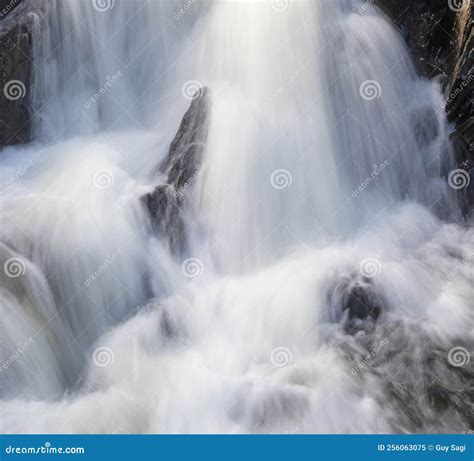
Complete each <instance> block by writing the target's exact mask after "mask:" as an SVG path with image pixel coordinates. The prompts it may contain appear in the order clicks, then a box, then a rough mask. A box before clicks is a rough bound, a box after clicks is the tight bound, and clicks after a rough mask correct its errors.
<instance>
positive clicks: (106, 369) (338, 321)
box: [0, 0, 474, 433]
mask: <svg viewBox="0 0 474 461" xmlns="http://www.w3.org/2000/svg"><path fill="white" fill-rule="evenodd" d="M28 14H33V15H35V16H34V17H35V18H36V20H35V31H34V59H35V66H34V68H35V72H34V76H33V77H34V78H33V82H34V86H33V88H30V89H28V94H29V97H30V101H31V106H32V112H33V114H34V116H33V130H34V139H35V141H34V142H33V143H31V144H29V145H25V146H21V147H19V146H15V147H10V148H6V149H4V151H3V152H2V154H1V156H2V166H1V170H0V171H1V181H2V193H1V195H0V207H1V208H0V216H1V219H2V226H1V228H0V242H1V243H0V262H1V264H2V266H3V267H4V271H3V272H1V273H0V277H1V279H2V285H1V286H2V288H1V291H2V296H1V298H0V303H1V304H0V309H1V312H0V360H1V362H2V364H3V365H2V367H1V369H0V398H1V401H0V411H1V418H0V424H1V430H2V431H4V432H176V433H183V432H231V433H234V432H245V433H246V432H258V433H262V432H263V433H266V432H284V433H305V432H310V433H313V432H331V433H332V432H343V433H345V432H357V433H361V432H400V431H402V432H405V431H407V432H419V431H429V432H431V431H432V432H461V431H467V430H469V429H470V428H469V421H470V417H471V416H472V411H473V403H472V389H470V387H469V386H470V383H471V385H472V376H473V374H472V360H470V356H469V351H472V347H473V307H474V284H473V280H474V231H473V230H472V228H470V227H469V226H466V225H465V223H462V218H461V213H460V211H459V208H458V204H457V198H456V191H455V188H453V187H452V186H453V184H451V187H450V184H449V183H450V182H451V183H452V182H453V181H455V180H456V178H453V176H452V175H450V174H449V173H450V171H452V170H453V169H454V168H455V167H454V163H453V161H452V154H451V150H450V146H449V142H448V137H447V132H448V130H447V123H446V121H445V117H444V109H443V98H442V96H441V94H440V89H439V87H438V85H437V83H435V82H429V81H426V80H422V79H421V78H419V77H418V76H417V74H416V72H415V69H414V67H413V64H412V62H411V60H410V57H409V54H408V51H407V49H406V48H405V45H404V43H403V41H402V39H401V38H400V37H399V36H398V34H397V32H396V31H395V29H394V28H393V27H392V26H391V25H390V23H389V22H388V21H387V20H386V19H385V18H384V17H383V16H382V15H381V13H380V12H379V11H378V10H377V9H376V8H375V7H374V6H372V2H366V3H363V2H360V1H358V0H340V1H322V0H321V1H309V0H308V1H296V0H295V1H292V2H290V1H289V0H287V1H285V0H274V1H217V0H216V1H202V2H201V1H197V0H194V1H193V0H187V1H184V0H183V1H177V0H174V1H158V0H156V1H152V0H149V1H147V0H115V1H114V0H90V1H89V0H50V1H49V2H47V6H45V7H44V9H43V10H42V11H40V12H34V13H31V12H30V13H28ZM205 87H206V88H207V90H206V91H205V90H204V88H205ZM204 95H205V97H206V99H208V103H207V104H206V108H205V110H206V117H205V118H206V121H205V124H206V127H205V136H204V138H205V142H202V143H201V142H200V143H198V144H199V147H200V149H201V151H202V155H201V158H200V159H199V164H197V165H195V170H193V172H192V173H193V174H192V176H191V178H190V179H189V180H188V181H186V183H185V186H184V187H182V190H178V191H175V196H176V197H177V196H180V197H181V195H182V196H183V197H185V200H180V201H179V202H178V203H179V204H180V206H181V209H180V210H178V211H176V210H175V211H176V212H177V213H180V218H179V219H181V220H182V227H181V228H180V229H181V231H180V235H166V232H165V233H163V232H157V231H156V227H155V226H153V224H152V219H150V213H149V210H148V209H147V207H146V206H144V202H143V197H144V196H145V195H146V194H150V193H152V192H153V190H154V189H155V187H156V186H157V185H159V184H165V183H166V177H165V175H164V174H163V171H162V169H161V170H160V165H163V162H166V159H167V157H168V155H169V147H170V143H171V142H172V141H173V138H174V136H175V134H176V132H177V130H178V127H179V126H180V122H181V119H182V118H183V115H184V114H185V112H186V111H187V110H188V108H189V106H190V103H191V100H193V97H194V98H195V99H194V101H195V102H196V103H197V102H198V98H199V97H201V96H202V97H204ZM193 104H194V102H193ZM182 127H183V129H186V126H182ZM448 177H449V181H448ZM461 180H462V178H461ZM454 185H455V184H454ZM166 203H168V202H166ZM162 211H163V209H162ZM167 216H168V213H167ZM154 219H156V220H158V221H160V219H161V220H162V221H163V220H164V219H165V217H164V216H163V215H160V214H158V216H154ZM176 219H177V218H176ZM168 229H170V228H169V227H168ZM169 232H171V233H173V230H172V229H171V230H170V231H169ZM174 232H176V229H174ZM170 238H172V239H173V238H179V239H183V240H184V239H185V240H186V245H182V246H181V247H180V249H179V250H176V248H174V249H173V248H172V245H171V246H170V244H169V239H170ZM170 248H171V249H170ZM471 424H472V420H471ZM471 429H472V428H471Z"/></svg>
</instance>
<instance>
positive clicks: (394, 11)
mask: <svg viewBox="0 0 474 461" xmlns="http://www.w3.org/2000/svg"><path fill="white" fill-rule="evenodd" d="M375 3H376V4H377V5H378V6H379V7H380V8H381V9H382V10H383V11H384V12H385V13H386V14H387V15H388V16H389V17H390V18H391V19H392V21H393V23H394V25H395V26H396V27H398V29H399V30H400V32H401V34H402V35H403V37H404V38H405V40H406V42H407V44H408V47H409V48H410V50H411V52H412V55H413V57H414V60H415V64H416V65H417V67H418V70H419V72H420V73H421V74H422V75H424V76H426V77H427V78H434V77H437V76H439V75H443V76H444V78H443V80H444V89H445V94H446V113H447V116H448V120H449V121H450V122H451V123H452V124H453V127H454V129H453V131H452V133H451V135H450V138H451V141H452V145H453V147H454V153H455V156H456V161H457V164H458V165H459V168H462V169H463V170H465V171H466V176H467V175H470V179H471V181H470V182H471V183H472V181H474V174H473V173H474V169H473V168H474V109H473V106H474V103H473V102H474V27H473V26H474V5H473V2H472V0H451V1H448V0H417V1H410V0H375ZM461 193H462V200H463V205H464V211H465V213H466V214H468V213H470V212H471V211H472V210H473V209H474V188H473V187H472V186H471V187H467V188H465V189H463V190H462V191H461Z"/></svg>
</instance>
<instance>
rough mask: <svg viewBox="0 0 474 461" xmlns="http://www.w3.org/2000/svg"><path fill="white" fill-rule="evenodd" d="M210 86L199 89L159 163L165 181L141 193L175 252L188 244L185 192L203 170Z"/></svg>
mask: <svg viewBox="0 0 474 461" xmlns="http://www.w3.org/2000/svg"><path fill="white" fill-rule="evenodd" d="M208 118H209V90H208V89H207V88H204V89H202V90H201V91H199V92H197V94H196V95H195V96H194V98H193V100H192V102H191V105H190V107H189V109H188V110H187V112H186V113H185V114H184V117H183V119H182V121H181V125H180V127H179V129H178V132H177V133H176V136H175V137H174V139H173V141H172V143H171V145H170V148H169V152H168V155H167V157H166V159H165V160H164V162H163V163H162V164H161V165H160V166H159V168H158V173H159V175H161V176H162V177H164V181H163V183H162V184H159V185H158V186H156V188H155V190H154V191H153V192H152V193H150V194H147V195H145V196H144V197H142V201H143V203H144V204H145V206H146V208H147V209H148V211H149V212H150V215H151V219H152V224H153V228H154V230H155V232H157V233H158V234H160V235H162V236H164V237H166V238H168V239H169V244H170V249H171V250H172V251H173V252H182V251H184V250H185V248H186V232H185V225H184V220H183V212H184V208H185V205H186V203H185V202H186V196H187V194H188V193H189V191H190V190H191V189H192V185H193V184H194V183H195V181H196V179H197V176H198V175H199V174H200V173H201V172H202V170H203V165H202V156H203V151H204V146H205V142H206V138H207V126H208Z"/></svg>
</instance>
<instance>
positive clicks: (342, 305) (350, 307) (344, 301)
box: [329, 273, 383, 335]
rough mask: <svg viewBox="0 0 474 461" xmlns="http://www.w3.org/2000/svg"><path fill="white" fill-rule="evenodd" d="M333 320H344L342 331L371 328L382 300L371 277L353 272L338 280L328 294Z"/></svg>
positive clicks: (352, 332) (381, 307) (350, 332)
mask: <svg viewBox="0 0 474 461" xmlns="http://www.w3.org/2000/svg"><path fill="white" fill-rule="evenodd" d="M329 305H330V306H332V308H333V316H332V320H333V321H340V320H341V319H342V321H343V322H344V331H345V332H346V333H347V334H351V335H352V334H355V333H357V332H358V331H360V330H365V329H371V328H373V326H374V322H376V321H377V319H378V318H379V317H380V315H381V313H382V311H383V301H382V299H381V297H380V295H379V294H378V293H377V291H376V289H375V287H374V285H373V283H372V282H371V279H370V278H368V277H363V276H361V275H360V274H358V273H357V274H353V275H351V276H348V277H344V278H343V279H342V280H340V281H339V282H338V283H337V285H336V287H335V289H334V290H332V292H331V293H330V294H329Z"/></svg>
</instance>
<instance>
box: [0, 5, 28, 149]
mask: <svg viewBox="0 0 474 461" xmlns="http://www.w3.org/2000/svg"><path fill="white" fill-rule="evenodd" d="M30 5H31V3H30V2H27V1H26V0H0V65H1V72H0V75H1V78H0V91H1V93H0V148H2V147H4V146H7V145H9V144H18V143H25V142H28V141H29V140H30V123H29V119H30V114H29V104H28V101H29V94H30V89H31V67H32V60H31V57H32V27H33V20H34V18H33V16H32V15H29V14H27V12H26V8H27V6H30Z"/></svg>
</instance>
